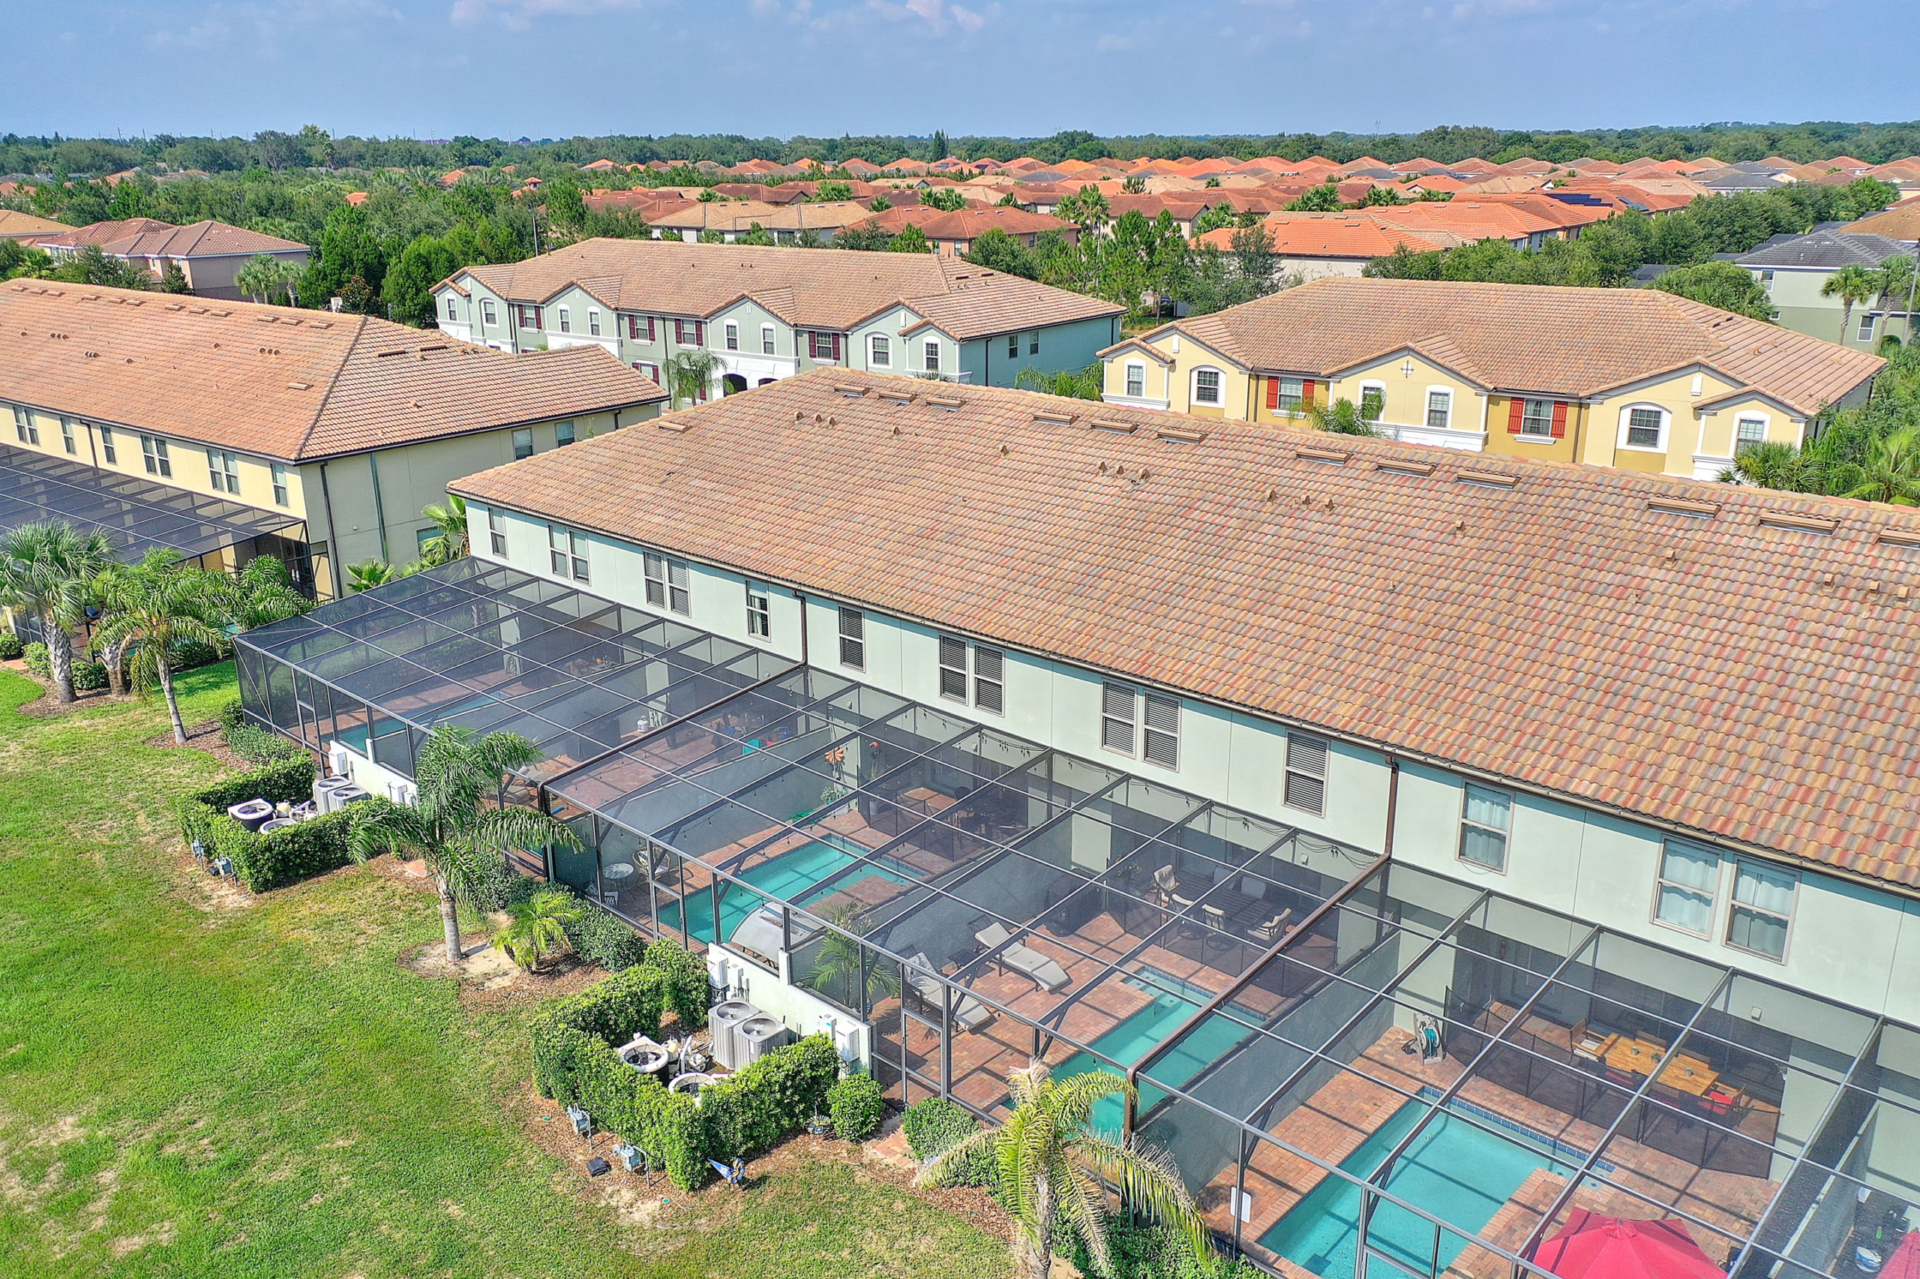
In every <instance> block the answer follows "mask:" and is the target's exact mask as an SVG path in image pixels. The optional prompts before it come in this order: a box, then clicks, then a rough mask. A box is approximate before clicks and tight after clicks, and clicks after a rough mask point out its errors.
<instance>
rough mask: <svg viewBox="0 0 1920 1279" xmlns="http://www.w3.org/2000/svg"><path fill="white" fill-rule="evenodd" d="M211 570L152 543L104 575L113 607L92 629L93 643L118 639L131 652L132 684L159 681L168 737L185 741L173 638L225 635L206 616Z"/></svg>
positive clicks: (220, 638) (203, 639)
mask: <svg viewBox="0 0 1920 1279" xmlns="http://www.w3.org/2000/svg"><path fill="white" fill-rule="evenodd" d="M211 576H212V575H211V574H209V573H208V572H207V571H206V570H205V569H201V568H196V567H194V566H193V565H190V564H188V563H186V562H185V561H183V560H182V559H181V558H180V552H178V551H173V550H167V549H165V548H161V547H156V548H154V549H153V550H151V551H148V552H147V555H146V558H145V559H143V560H141V561H140V563H138V564H137V565H134V566H133V567H132V568H128V569H123V570H120V571H118V572H115V573H112V574H109V575H108V579H107V584H106V595H107V603H108V605H109V607H110V608H111V609H112V610H113V611H112V612H111V613H110V614H109V615H108V617H107V620H106V621H104V622H102V623H101V624H100V627H99V629H98V630H96V631H95V632H94V643H96V644H114V643H123V644H125V645H126V647H127V650H128V651H129V652H131V653H132V655H133V682H134V687H135V688H138V689H140V690H142V691H143V692H144V691H146V690H147V689H150V688H152V687H154V686H155V685H158V686H159V689H160V693H161V695H162V696H163V697H165V698H166V699H167V718H168V719H169V720H171V721H172V722H173V740H174V741H175V742H176V743H178V744H179V745H181V746H185V745H186V744H187V726H186V724H185V723H183V722H182V721H181V718H180V699H179V698H178V697H177V696H175V694H174V691H173V660H172V655H173V649H174V646H175V645H177V644H182V643H200V644H212V645H219V644H222V643H224V642H225V641H226V638H227V637H226V635H225V634H224V633H223V632H222V631H221V630H220V628H219V627H218V626H217V625H215V624H214V623H213V622H212V621H210V620H209V617H210V615H211V612H212V610H211V605H212V595H213V589H212V587H211V586H210V585H209V583H208V578H209V577H211Z"/></svg>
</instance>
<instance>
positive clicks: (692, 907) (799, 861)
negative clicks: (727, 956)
mask: <svg viewBox="0 0 1920 1279" xmlns="http://www.w3.org/2000/svg"><path fill="white" fill-rule="evenodd" d="M859 860H860V857H859V855H858V854H856V853H850V852H847V851H846V850H845V849H841V848H836V847H835V846H834V845H832V844H829V843H826V842H825V841H824V840H823V841H818V842H815V843H812V844H808V845H807V846H806V847H804V848H796V849H794V850H793V851H792V852H790V853H784V854H782V855H781V856H779V857H776V858H774V859H773V860H772V861H766V862H761V863H760V864H759V865H758V866H755V867H754V868H753V869H752V870H750V871H748V872H747V873H746V874H744V875H742V876H741V878H742V879H744V880H746V881H747V883H749V884H751V885H753V886H754V887H755V888H757V889H759V890H760V891H761V892H762V893H765V894H766V895H767V896H768V897H770V898H772V899H773V900H775V901H784V902H787V903H789V904H791V905H794V906H807V905H810V904H811V903H812V902H814V901H815V900H817V899H818V898H820V897H826V896H831V895H832V894H833V893H834V892H835V891H837V889H833V888H823V889H817V890H813V891H808V890H809V889H811V888H812V886H813V885H814V884H817V883H819V882H820V881H821V880H823V879H825V878H826V877H827V876H829V875H831V874H833V873H834V872H835V871H837V870H839V869H841V868H842V867H844V866H851V865H853V863H855V862H857V861H859ZM870 873H872V874H874V875H878V876H880V877H881V878H882V879H889V880H892V881H893V882H894V883H896V884H904V883H906V882H907V881H906V880H905V879H904V878H902V877H901V876H899V875H896V874H894V873H893V872H891V871H886V870H881V869H880V868H878V867H872V868H870ZM728 888H729V889H730V891H723V892H722V894H721V897H720V933H721V936H723V937H731V936H733V934H734V930H735V929H737V928H739V927H740V925H741V924H743V923H745V922H746V919H747V916H749V915H751V914H753V912H754V911H756V910H759V909H760V907H761V906H762V905H763V904H765V903H763V902H762V901H761V899H760V898H759V897H757V896H755V895H754V894H752V893H747V892H742V891H741V890H739V889H738V888H731V886H728ZM711 891H712V890H711V889H701V890H700V891H699V892H697V893H694V894H693V895H692V896H690V897H688V898H687V902H686V905H687V909H688V911H689V912H690V913H691V915H692V925H693V926H692V932H693V935H694V936H695V937H698V938H699V939H700V940H701V941H712V940H713V907H712V906H711V905H709V904H708V894H709V893H710V892H711ZM660 923H661V925H662V926H664V927H671V928H678V927H679V926H680V906H679V905H678V904H677V903H676V904H671V905H665V906H662V907H661V908H660Z"/></svg>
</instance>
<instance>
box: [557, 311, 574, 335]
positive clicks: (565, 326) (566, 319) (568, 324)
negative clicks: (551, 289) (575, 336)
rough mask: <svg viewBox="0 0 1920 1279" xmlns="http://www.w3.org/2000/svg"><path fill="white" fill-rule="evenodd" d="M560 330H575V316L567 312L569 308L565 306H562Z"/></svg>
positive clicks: (566, 331)
mask: <svg viewBox="0 0 1920 1279" xmlns="http://www.w3.org/2000/svg"><path fill="white" fill-rule="evenodd" d="M560 331H561V332H562V333H571V332H573V317H571V316H569V315H568V314H567V308H566V307H564V306H563V307H561V308H560Z"/></svg>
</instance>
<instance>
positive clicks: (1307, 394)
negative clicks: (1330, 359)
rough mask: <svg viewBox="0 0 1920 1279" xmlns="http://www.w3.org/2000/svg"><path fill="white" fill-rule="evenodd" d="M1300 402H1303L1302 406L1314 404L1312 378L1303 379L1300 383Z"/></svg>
mask: <svg viewBox="0 0 1920 1279" xmlns="http://www.w3.org/2000/svg"><path fill="white" fill-rule="evenodd" d="M1300 402H1301V403H1302V404H1311V403H1313V379H1312V378H1303V379H1301V382H1300Z"/></svg>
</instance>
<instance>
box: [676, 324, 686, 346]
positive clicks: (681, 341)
mask: <svg viewBox="0 0 1920 1279" xmlns="http://www.w3.org/2000/svg"><path fill="white" fill-rule="evenodd" d="M673 343H674V345H675V346H685V345H686V344H687V326H686V325H685V324H684V323H682V322H681V321H679V320H675V321H674V322H673Z"/></svg>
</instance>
